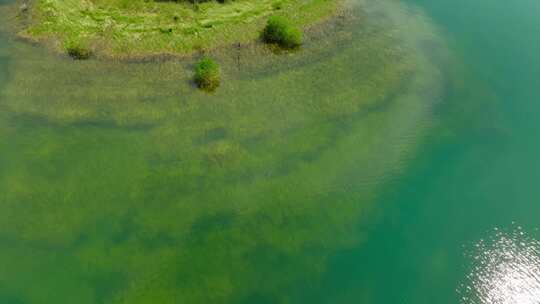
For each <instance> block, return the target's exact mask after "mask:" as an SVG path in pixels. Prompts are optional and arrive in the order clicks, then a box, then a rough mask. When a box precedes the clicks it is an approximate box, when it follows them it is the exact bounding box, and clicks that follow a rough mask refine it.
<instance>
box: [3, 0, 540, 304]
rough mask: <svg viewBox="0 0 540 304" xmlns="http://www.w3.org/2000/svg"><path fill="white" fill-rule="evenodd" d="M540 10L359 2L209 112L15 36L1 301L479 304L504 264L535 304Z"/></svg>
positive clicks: (174, 76)
mask: <svg viewBox="0 0 540 304" xmlns="http://www.w3.org/2000/svg"><path fill="white" fill-rule="evenodd" d="M538 10H540V7H538V5H537V4H536V3H535V2H533V1H526V0H520V1H517V2H515V3H513V4H501V3H495V2H493V1H487V0H486V1H476V2H475V3H469V2H468V1H437V2H436V3H435V2H432V1H420V0H418V1H413V0H411V1H408V2H397V1H368V0H365V1H351V2H350V14H349V15H347V16H345V17H344V19H343V21H340V22H338V23H337V24H334V25H333V26H332V28H331V29H330V30H331V31H332V37H333V38H332V39H331V40H330V41H326V42H325V41H323V40H319V39H317V38H316V37H315V38H313V39H312V40H309V41H308V44H307V45H306V46H305V48H304V49H303V50H302V51H301V52H300V53H295V54H285V55H283V54H281V55H275V54H274V55H272V54H268V53H266V52H265V51H264V50H261V49H257V48H255V49H250V48H248V49H246V50H241V51H239V52H240V53H238V54H236V53H234V54H231V53H225V54H217V55H216V56H218V57H219V58H220V60H222V61H223V62H225V67H224V69H225V70H224V72H225V79H224V85H223V86H222V88H220V90H218V92H217V93H216V94H213V95H207V94H203V93H200V92H197V91H196V90H194V89H193V87H192V84H191V83H190V81H189V79H190V76H191V75H190V74H189V70H190V67H191V64H192V63H191V62H190V61H189V60H180V61H168V62H159V63H155V62H150V63H130V64H126V63H116V62H98V61H93V60H91V61H88V62H73V61H71V60H69V59H67V58H63V57H61V56H57V55H55V54H52V53H50V52H49V51H47V50H45V49H43V48H41V47H39V46H32V45H28V44H26V43H23V42H20V41H17V40H16V39H13V38H12V37H10V36H9V35H3V36H0V39H1V43H0V80H1V82H0V83H1V87H0V90H1V93H0V109H1V113H0V168H1V171H0V193H1V194H0V203H1V205H0V211H1V212H0V249H2V250H0V300H1V301H0V302H2V303H358V302H360V303H460V301H461V302H462V303H482V304H483V303H491V302H492V301H493V299H494V298H493V295H486V294H485V293H482V290H485V286H486V285H481V284H480V285H479V284H476V282H479V281H482V282H483V281H485V280H481V279H478V278H484V277H486V276H485V275H484V274H493V275H488V276H487V277H489V278H490V280H491V281H493V282H494V283H493V284H499V285H498V286H501V284H500V283H497V282H508V280H504V279H500V277H503V278H504V274H505V273H507V272H504V271H498V270H497V269H495V270H493V269H492V268H489V267H487V268H481V267H480V266H479V265H478V263H480V262H479V261H483V260H485V259H475V258H474V257H475V256H492V257H495V258H496V257H498V256H500V255H498V252H500V251H497V248H501V247H502V251H503V252H510V255H513V256H522V257H523V256H525V257H528V259H525V262H526V263H525V264H526V265H529V266H530V267H524V268H523V267H522V268H520V267H515V266H514V265H522V264H523V263H521V264H519V263H518V264H515V263H513V262H512V261H514V260H512V259H510V262H509V265H511V266H510V268H512V269H517V271H518V273H519V274H520V275H517V276H512V278H517V279H516V280H517V283H516V285H511V286H525V287H524V288H523V289H526V290H525V292H527V294H529V295H535V294H537V293H538V292H537V291H536V290H535V288H537V287H538V284H536V283H535V281H534V280H536V278H537V274H536V271H537V269H538V265H537V261H538V258H537V257H535V254H536V253H535V252H537V251H536V249H534V248H536V247H535V246H537V245H536V244H537V243H536V241H535V238H538V237H540V235H539V233H538V230H536V228H537V226H538V224H537V221H536V218H535V214H536V211H538V207H535V206H537V205H536V204H535V198H536V197H537V194H538V190H537V189H536V188H537V187H535V181H536V180H537V178H538V175H539V173H540V170H538V169H540V168H538V162H537V161H536V155H538V153H537V152H539V151H538V150H539V148H540V145H538V143H537V140H536V135H535V134H536V121H535V117H536V114H537V113H538V110H539V108H538V106H537V104H536V103H535V95H536V94H535V93H536V92H535V90H534V88H536V87H538V86H537V85H536V83H535V82H536V81H538V80H537V79H538V77H536V76H538V75H537V74H538V73H537V72H538V67H540V58H538V56H537V55H536V54H537V52H536V51H535V50H538V48H539V47H540V43H536V40H535V39H534V38H535V37H536V36H537V35H536V34H537V29H538V23H537V21H536V20H535V18H534V16H535V15H537V13H538ZM485 11H490V12H492V13H491V14H485V13H484V12H485ZM471 12H477V13H471ZM516 33H519V34H516ZM315 36H316V35H315ZM261 54H262V55H261ZM239 58H240V59H241V60H239ZM518 227H519V228H518ZM494 228H499V229H502V230H504V231H507V232H506V234H502V235H501V234H500V233H499V232H497V231H495V230H494ZM516 231H519V232H522V233H523V235H522V234H520V233H518V232H516ZM501 239H502V240H503V241H500V240H501ZM507 239H510V240H511V241H510V243H509V242H506V241H504V240H507ZM482 240H488V241H486V242H482ZM514 243H515V244H521V243H524V244H525V245H523V246H522V245H517V246H515V247H512V246H511V244H514ZM478 244H482V245H481V246H480V245H478ZM501 244H502V245H501ZM527 244H529V245H527ZM478 248H480V249H478ZM508 248H510V249H509V250H506V251H505V250H504V249H508ZM527 248H533V249H531V250H532V251H531V250H529V251H527V250H526V249H527ZM522 253H523V254H522ZM482 254H484V255H482ZM522 261H523V259H522ZM531 265H532V266H531ZM479 267H480V268H479ZM527 273H529V274H527ZM497 278H499V280H497ZM520 279H521V281H523V280H525V281H524V282H525V283H524V284H520V283H519V282H520V281H519V280H520ZM516 280H514V281H516ZM503 287H504V286H503ZM503 287H501V288H500V289H496V290H501V292H499V294H498V295H497V296H499V298H496V299H497V301H499V300H500V299H501V297H502V300H500V301H502V302H501V303H525V302H523V300H521V302H519V301H518V302H516V300H515V299H527V298H526V297H524V296H523V294H520V293H517V294H516V293H514V294H512V293H506V294H505V292H504V290H507V289H505V288H503ZM527 289H528V290H527ZM477 291H478V292H477ZM505 297H506V298H505ZM512 297H513V298H512ZM516 297H521V298H516ZM528 299H531V298H530V297H529V298H528ZM490 301H491V302H490ZM531 301H534V300H531ZM527 303H529V302H527ZM530 303H535V302H530Z"/></svg>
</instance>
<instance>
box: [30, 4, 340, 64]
mask: <svg viewBox="0 0 540 304" xmlns="http://www.w3.org/2000/svg"><path fill="white" fill-rule="evenodd" d="M341 1H342V0H309V1H305V0H304V1H299V0H206V1H205V0H176V1H167V0H81V1H64V0H33V1H32V0H31V1H30V2H28V3H24V4H22V5H21V12H20V15H21V16H22V17H24V19H25V22H24V23H23V24H24V25H23V28H22V29H21V31H20V35H21V36H22V37H24V38H27V39H30V40H33V41H39V42H42V43H45V44H47V45H50V46H52V47H53V48H54V49H55V50H57V51H59V52H62V53H66V54H69V55H70V56H71V57H73V58H76V59H86V58H88V57H89V56H91V55H95V56H98V57H105V58H113V59H134V58H135V59H137V58H147V57H151V56H161V55H171V56H186V55H190V54H193V53H198V52H201V51H207V50H212V49H217V48H220V47H226V46H228V45H232V44H236V43H250V42H253V41H257V40H258V39H260V38H261V34H262V32H263V29H264V27H265V25H267V23H268V22H273V24H274V30H275V28H276V27H279V26H280V23H283V20H287V23H289V24H288V26H289V25H290V26H291V27H293V28H299V29H303V28H306V27H309V26H312V25H314V24H316V23H320V22H323V21H324V20H325V19H327V18H330V17H331V16H333V15H334V14H335V13H336V12H337V11H338V8H339V6H340V3H341ZM275 16H278V17H279V18H277V19H276V18H274V19H272V18H273V17H275ZM280 18H281V19H280ZM275 33H276V31H274V32H273V34H275ZM277 34H283V33H279V31H278V33H277ZM285 34H286V36H287V39H288V40H287V41H285V42H284V43H283V42H282V41H281V42H280V41H269V40H272V39H264V37H263V40H265V41H267V42H275V43H277V44H281V46H285V47H294V46H296V45H297V44H298V39H299V37H300V38H301V32H300V33H299V32H298V31H288V32H286V33H285Z"/></svg>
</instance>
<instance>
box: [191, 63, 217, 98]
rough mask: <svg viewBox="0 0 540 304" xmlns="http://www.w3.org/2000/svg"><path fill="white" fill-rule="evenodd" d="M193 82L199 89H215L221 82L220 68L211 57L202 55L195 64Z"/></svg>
mask: <svg viewBox="0 0 540 304" xmlns="http://www.w3.org/2000/svg"><path fill="white" fill-rule="evenodd" d="M195 83H196V84H197V86H198V87H199V88H200V89H203V90H206V91H213V90H215V89H216V88H217V87H218V86H219V84H220V83H221V68H220V67H219V65H218V64H217V62H215V61H214V60H213V59H212V58H209V57H203V58H202V59H201V60H199V62H198V63H197V65H196V66H195Z"/></svg>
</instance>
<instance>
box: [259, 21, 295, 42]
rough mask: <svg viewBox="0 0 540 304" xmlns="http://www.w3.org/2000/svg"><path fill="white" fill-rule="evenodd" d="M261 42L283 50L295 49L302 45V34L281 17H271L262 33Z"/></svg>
mask: <svg viewBox="0 0 540 304" xmlns="http://www.w3.org/2000/svg"><path fill="white" fill-rule="evenodd" d="M262 36H263V40H264V41H265V42H267V43H276V44H278V45H279V46H281V47H283V48H296V47H299V46H300V45H301V44H302V38H303V37H302V32H301V31H300V30H299V29H298V28H296V27H294V26H293V25H291V22H290V21H289V20H288V19H287V18H285V17H281V16H272V17H270V18H269V19H268V23H267V24H266V27H265V28H264V31H263V34H262Z"/></svg>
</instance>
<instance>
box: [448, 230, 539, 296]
mask: <svg viewBox="0 0 540 304" xmlns="http://www.w3.org/2000/svg"><path fill="white" fill-rule="evenodd" d="M474 252H475V253H474V254H473V255H472V258H473V263H474V266H473V268H472V271H471V272H470V274H469V275H468V276H467V283H466V284H463V285H462V287H461V289H460V290H458V292H459V293H461V294H462V298H461V303H464V304H465V303H467V304H469V303H471V304H537V303H540V242H539V241H537V240H535V239H533V238H531V237H529V236H527V235H526V234H525V233H524V232H523V230H522V228H521V227H518V228H516V229H515V231H513V232H510V233H507V232H501V231H500V230H498V229H496V230H495V234H494V236H493V237H492V238H491V239H489V240H487V241H483V240H481V241H480V242H478V243H477V244H476V248H475V250H474Z"/></svg>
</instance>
